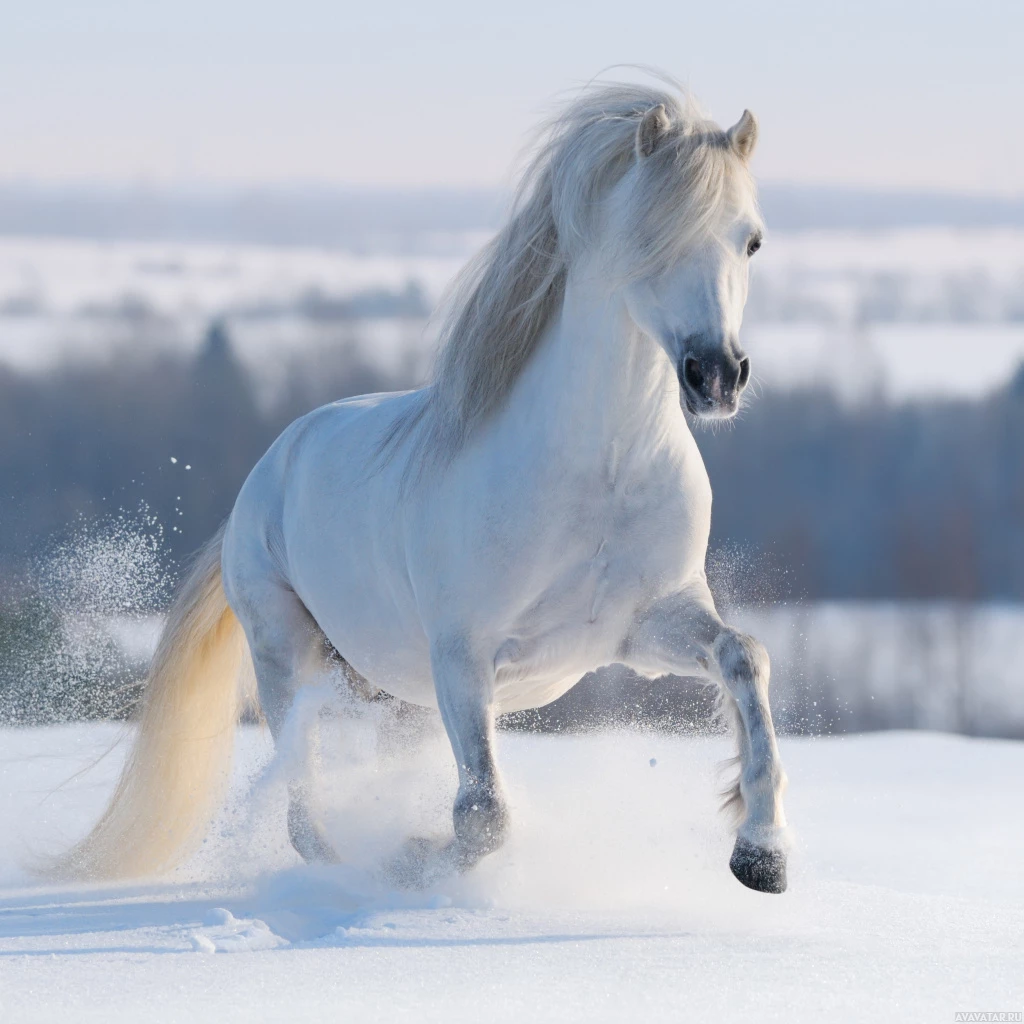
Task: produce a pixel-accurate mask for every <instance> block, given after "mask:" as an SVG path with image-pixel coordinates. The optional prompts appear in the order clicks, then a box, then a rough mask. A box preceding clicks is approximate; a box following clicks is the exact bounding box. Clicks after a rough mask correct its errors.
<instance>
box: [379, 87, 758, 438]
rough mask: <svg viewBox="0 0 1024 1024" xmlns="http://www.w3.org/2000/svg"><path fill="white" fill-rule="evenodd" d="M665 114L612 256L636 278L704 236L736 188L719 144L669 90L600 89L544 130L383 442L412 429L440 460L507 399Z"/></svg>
mask: <svg viewBox="0 0 1024 1024" xmlns="http://www.w3.org/2000/svg"><path fill="white" fill-rule="evenodd" d="M658 106H662V107H664V110H665V114H666V119H665V120H666V127H665V130H664V134H663V135H662V136H661V137H660V139H659V143H658V146H657V149H656V150H655V151H654V152H653V153H652V154H651V156H650V157H649V158H648V159H645V160H644V161H643V166H642V168H638V173H637V178H636V184H635V187H634V188H633V189H632V191H631V195H630V199H629V202H630V207H631V208H630V210H629V216H628V217H627V218H626V223H627V224H628V225H629V227H628V229H627V233H626V235H625V236H624V237H622V238H621V239H619V240H618V243H617V248H618V249H619V250H620V251H623V250H625V251H629V252H631V253H632V257H633V258H632V263H631V273H632V275H633V276H635V277H642V276H646V275H650V274H654V273H657V272H658V271H659V270H661V269H665V268H667V267H669V266H671V265H672V264H673V263H674V262H675V261H676V260H678V259H679V258H680V256H681V255H682V253H683V251H684V250H685V249H686V247H687V245H688V244H690V243H692V242H693V240H694V239H695V237H699V236H701V235H702V234H704V233H706V232H707V231H708V229H709V225H710V224H711V222H712V221H713V220H714V218H715V215H716V213H717V211H718V209H719V207H720V204H721V203H722V202H723V200H724V198H725V196H726V194H727V184H728V182H729V181H730V178H731V176H736V175H742V176H746V175H747V174H748V172H747V171H746V168H745V166H744V164H743V162H742V161H741V160H739V159H737V158H736V156H735V153H734V152H733V150H732V147H731V146H730V143H729V139H728V136H727V134H726V133H725V132H723V131H722V129H721V128H720V127H719V126H718V125H716V124H714V123H713V122H711V121H708V120H707V119H705V117H704V116H703V115H702V114H701V113H700V111H699V110H698V109H697V107H696V105H695V103H694V102H693V100H692V98H691V97H690V96H689V95H688V94H687V93H686V92H685V91H684V90H683V89H681V88H679V87H671V88H670V87H668V86H667V85H666V86H665V87H659V86H651V85H636V84H601V85H597V86H592V87H590V88H589V89H587V90H586V91H585V92H584V93H583V95H581V96H580V97H579V98H577V99H576V100H574V101H573V102H572V103H570V104H569V105H568V106H567V107H566V108H565V109H564V110H562V111H561V112H560V113H559V114H558V115H557V116H556V117H554V118H553V119H552V120H551V121H550V122H549V123H548V124H547V125H546V126H545V127H544V129H543V133H542V136H541V142H540V145H539V147H538V149H537V152H536V153H535V154H534V156H533V158H532V160H531V161H530V163H529V165H528V166H527V168H526V171H525V173H524V174H523V176H522V179H521V181H520V182H519V186H518V188H517V189H516V193H515V197H514V200H513V204H512V210H511V214H510V216H509V218H508V221H507V222H506V223H505V225H504V226H503V227H502V228H501V230H500V231H499V232H498V233H497V235H495V237H494V238H493V239H492V240H491V241H490V243H488V245H487V246H485V247H484V249H483V250H482V251H481V252H480V253H479V254H478V255H477V256H476V257H474V258H473V259H472V260H471V261H470V263H469V264H468V265H467V267H466V268H465V269H464V270H463V272H462V273H461V274H460V276H459V278H458V279H457V280H456V282H455V285H454V287H453V289H452V291H451V293H450V294H449V296H448V299H447V302H446V307H447V313H446V315H445V316H444V318H443V320H442V323H441V329H440V351H439V354H438V357H437V361H436V365H435V371H434V374H433V379H432V382H431V384H430V386H429V387H428V388H426V389H424V391H423V392H422V394H423V401H422V402H420V403H418V404H417V406H416V407H415V409H414V410H412V411H411V412H410V415H409V416H407V417H406V418H405V419H404V421H402V422H400V423H398V424H397V425H396V428H395V430H394V431H393V432H392V433H391V434H390V435H389V437H388V438H386V439H385V441H384V444H383V446H382V450H386V449H388V448H390V447H391V445H392V444H393V443H394V442H396V441H398V440H399V439H400V438H401V437H402V436H404V435H405V434H407V433H408V432H409V430H410V429H411V428H412V427H413V426H414V425H415V424H416V423H418V422H421V421H423V420H424V419H427V420H428V422H427V423H425V424H424V426H425V427H426V434H425V436H424V438H423V440H424V441H426V442H427V446H428V447H429V448H431V449H432V450H433V451H434V452H435V453H444V454H446V455H448V456H449V457H450V456H451V455H453V454H454V453H455V452H457V451H458V449H459V448H460V447H461V445H462V443H463V442H464V441H465V440H466V438H467V437H469V436H470V435H471V434H472V432H473V431H474V429H475V428H476V427H478V426H479V425H480V423H481V422H483V421H484V420H485V419H486V417H487V416H488V415H489V414H490V413H491V412H493V411H494V410H495V409H496V408H497V407H498V406H499V405H500V404H501V402H502V401H503V399H504V398H505V397H506V396H507V395H508V393H509V391H510V390H511V389H512V386H513V385H514V384H515V382H516V379H517V378H518V377H519V374H520V372H521V371H522V369H523V367H524V366H525V364H526V362H527V360H528V359H529V358H530V355H531V354H532V352H533V351H534V349H535V348H536V347H537V343H538V340H539V339H540V337H541V334H542V332H543V330H544V328H545V326H546V325H547V323H548V322H549V320H550V318H551V317H552V315H553V314H554V313H556V312H557V310H558V309H559V307H560V305H561V303H562V299H563V296H564V290H565V282H566V276H567V273H568V270H569V268H570V266H572V264H573V261H574V259H575V258H576V257H577V256H578V255H579V254H580V252H581V251H582V250H584V249H585V248H586V247H587V246H588V245H589V244H590V243H591V242H592V238H593V228H594V225H595V221H596V216H595V215H596V214H597V212H598V211H599V209H600V204H601V201H602V200H603V199H604V198H605V197H606V196H607V195H608V193H609V191H610V190H611V189H612V188H613V187H614V186H615V185H616V184H617V183H618V182H619V181H621V179H622V178H623V176H624V175H625V174H626V173H627V172H628V171H629V170H630V169H631V168H632V167H633V166H634V165H635V164H636V163H637V155H636V144H637V129H638V127H639V125H640V122H641V120H642V118H643V116H644V114H645V113H647V112H648V111H650V110H652V109H653V108H656V107H658Z"/></svg>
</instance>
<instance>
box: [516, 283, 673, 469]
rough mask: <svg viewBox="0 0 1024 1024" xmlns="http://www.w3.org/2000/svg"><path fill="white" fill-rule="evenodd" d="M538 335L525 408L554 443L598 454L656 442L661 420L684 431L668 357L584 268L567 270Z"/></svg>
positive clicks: (606, 286) (613, 291)
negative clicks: (560, 294) (554, 308)
mask: <svg viewBox="0 0 1024 1024" xmlns="http://www.w3.org/2000/svg"><path fill="white" fill-rule="evenodd" d="M545 334H546V336H545V337H544V338H543V339H542V341H541V343H540V346H539V349H538V351H537V352H536V355H535V359H534V361H533V362H534V366H533V367H532V368H531V369H532V370H533V371H534V372H532V373H531V374H530V376H531V377H532V380H531V382H530V387H531V390H533V391H534V395H535V400H534V401H533V402H532V403H531V405H532V406H533V408H534V409H535V410H540V411H541V414H542V416H543V418H544V420H545V421H546V428H547V429H548V430H549V431H550V432H551V435H552V436H553V437H554V438H557V439H559V440H562V441H565V442H568V443H571V444H572V445H573V448H574V449H575V450H578V451H580V452H581V453H582V452H584V451H585V450H586V449H593V450H594V451H595V453H600V455H602V456H603V454H604V452H605V451H606V450H607V448H608V446H609V445H610V444H616V445H622V444H625V445H629V446H631V447H633V446H637V445H640V446H642V445H643V444H644V443H645V441H647V442H650V443H657V442H658V441H659V440H660V439H661V438H663V437H664V436H665V428H666V420H668V422H671V424H672V425H673V426H674V427H675V428H678V427H679V426H680V425H682V428H683V429H684V430H686V429H687V428H686V426H685V421H684V420H683V417H682V415H681V413H680V410H679V384H678V381H677V380H676V372H675V368H674V367H673V366H672V363H671V360H670V359H669V358H668V356H667V355H666V354H665V352H664V350H663V349H662V348H661V346H660V345H659V344H658V343H657V342H656V341H655V340H654V339H653V338H650V337H648V336H647V335H645V334H644V333H643V332H641V331H640V330H639V328H637V326H636V325H635V324H634V323H633V320H632V318H631V317H630V316H629V313H628V311H627V309H626V304H625V300H624V298H623V297H622V295H621V292H620V291H619V290H618V289H616V288H614V287H612V286H611V285H610V283H609V281H608V278H607V276H606V275H602V274H600V273H598V272H595V271H594V269H593V265H592V264H591V265H590V266H587V265H584V266H582V267H580V268H579V269H578V270H574V271H571V272H570V274H569V278H568V281H567V283H566V290H565V298H564V301H563V304H562V309H561V312H560V314H559V315H558V316H557V317H556V318H555V320H554V321H553V322H552V324H551V325H549V327H548V329H547V331H546V332H545Z"/></svg>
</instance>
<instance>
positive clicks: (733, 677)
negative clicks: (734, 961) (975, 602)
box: [623, 583, 786, 893]
mask: <svg viewBox="0 0 1024 1024" xmlns="http://www.w3.org/2000/svg"><path fill="white" fill-rule="evenodd" d="M623 654H624V660H625V661H626V663H627V664H629V665H630V666H631V667H633V668H635V669H636V670H637V671H639V672H642V673H643V674H645V675H649V676H656V675H664V674H666V673H671V674H673V675H705V676H709V677H710V678H712V679H714V680H715V681H716V682H717V683H718V684H719V685H720V686H722V687H723V688H724V690H725V701H726V702H727V705H728V706H730V707H731V708H732V709H733V710H734V711H735V715H734V717H735V719H736V721H735V727H736V733H737V744H738V747H739V760H740V778H739V793H738V797H737V798H736V802H737V803H738V804H742V809H743V814H742V821H741V822H740V825H739V828H738V831H737V836H736V844H735V846H734V848H733V853H732V857H731V859H730V861H729V867H730V868H731V870H732V873H733V874H734V875H735V876H736V878H737V879H739V881H741V882H742V883H743V884H744V885H746V886H748V887H749V888H751V889H757V890H759V891H761V892H772V893H779V892H784V891H785V889H786V843H785V827H786V819H785V812H784V811H783V807H782V794H783V791H784V789H785V787H786V774H785V772H784V771H783V768H782V761H781V759H780V757H779V748H778V744H777V743H776V739H775V728H774V726H773V724H772V713H771V709H770V708H769V706H768V678H769V672H770V664H769V660H768V652H767V651H766V650H765V649H764V646H763V645H762V644H761V643H760V642H759V641H757V640H755V639H754V638H753V637H751V636H747V635H745V634H743V633H741V632H739V631H738V630H736V629H733V628H732V627H731V626H727V625H726V624H725V623H724V622H723V621H722V619H721V618H720V617H719V615H718V612H717V611H716V610H715V605H714V600H713V599H712V597H711V593H710V591H708V590H707V587H706V585H704V584H703V583H701V584H700V585H697V586H695V587H693V588H692V589H691V590H689V591H686V592H681V593H679V594H675V595H672V596H671V597H667V598H664V599H662V600H660V601H658V602H656V603H655V604H654V605H653V606H651V607H650V608H649V609H647V611H646V612H645V613H644V614H643V616H642V617H641V618H640V620H639V621H638V622H637V624H636V626H635V627H634V629H633V631H632V632H631V634H630V636H629V638H628V640H627V642H626V644H625V647H624V651H623Z"/></svg>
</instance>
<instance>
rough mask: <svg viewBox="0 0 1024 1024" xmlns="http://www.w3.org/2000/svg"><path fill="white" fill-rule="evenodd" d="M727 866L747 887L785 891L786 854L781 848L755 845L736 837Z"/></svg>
mask: <svg viewBox="0 0 1024 1024" xmlns="http://www.w3.org/2000/svg"><path fill="white" fill-rule="evenodd" d="M729 868H730V869H731V871H732V873H733V874H734V875H735V876H736V878H737V879H738V880H739V881H741V882H742V883H743V884H744V885H745V886H746V887H747V888H748V889H756V890H757V891H758V892H785V891H786V855H785V853H783V852H782V850H772V849H768V848H766V847H764V846H755V845H754V844H753V843H751V842H748V841H747V840H746V839H737V840H736V845H735V846H734V847H733V851H732V857H730V858H729Z"/></svg>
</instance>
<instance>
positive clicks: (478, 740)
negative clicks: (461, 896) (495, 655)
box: [431, 636, 508, 871]
mask: <svg viewBox="0 0 1024 1024" xmlns="http://www.w3.org/2000/svg"><path fill="white" fill-rule="evenodd" d="M431 666H432V669H433V674H434V686H435V689H436V691H437V700H438V706H439V708H440V710H441V718H442V720H443V721H444V726H445V729H446V730H447V732H448V739H449V741H450V742H451V745H452V751H453V753H454V754H455V762H456V764H457V765H458V770H459V791H458V795H457V796H456V797H455V806H454V809H453V812H452V819H453V824H454V826H455V858H456V863H457V865H458V867H459V870H461V871H466V870H468V869H469V868H471V867H472V866H473V865H474V864H476V862H477V861H478V860H480V858H481V857H484V856H486V855H487V854H488V853H492V852H493V851H494V850H496V849H498V847H499V846H501V844H502V843H503V842H504V840H505V836H506V834H507V831H508V807H507V804H506V801H505V796H504V792H503V788H502V784H501V778H500V776H499V774H498V770H497V766H496V765H495V761H494V663H493V659H488V658H486V657H484V656H481V655H478V654H476V653H474V651H473V650H472V645H471V644H470V642H469V641H468V640H467V639H466V638H465V637H462V636H456V637H450V638H445V639H443V640H440V641H438V642H435V643H434V644H433V645H432V649H431Z"/></svg>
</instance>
